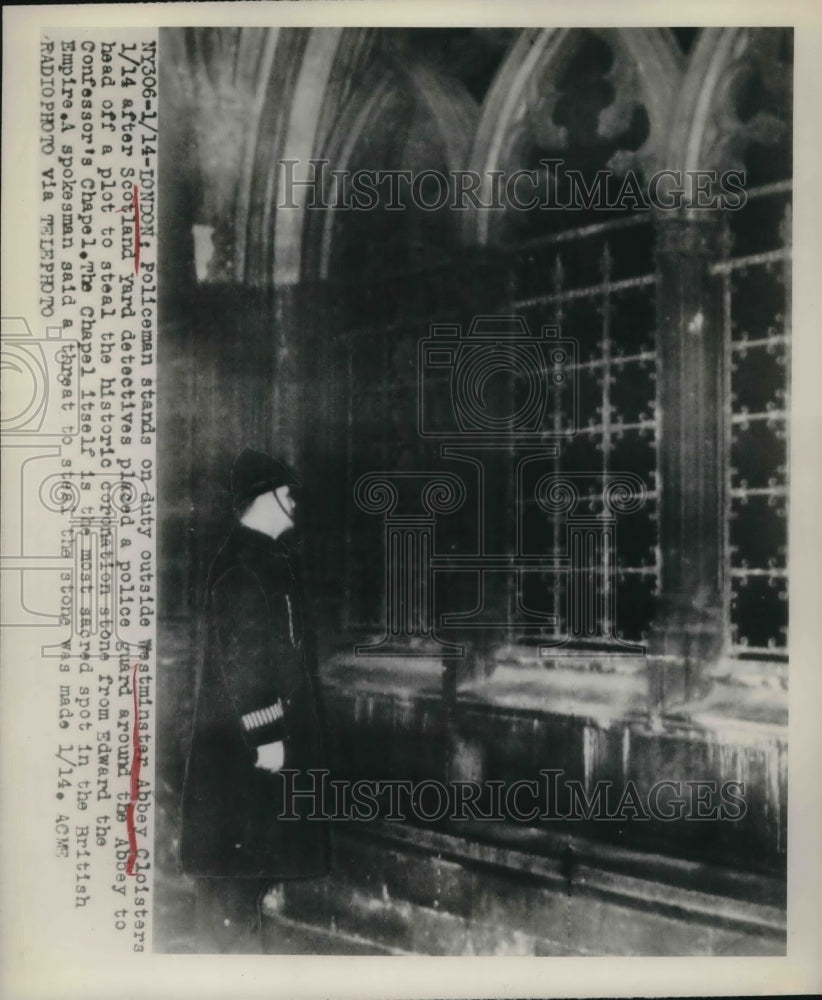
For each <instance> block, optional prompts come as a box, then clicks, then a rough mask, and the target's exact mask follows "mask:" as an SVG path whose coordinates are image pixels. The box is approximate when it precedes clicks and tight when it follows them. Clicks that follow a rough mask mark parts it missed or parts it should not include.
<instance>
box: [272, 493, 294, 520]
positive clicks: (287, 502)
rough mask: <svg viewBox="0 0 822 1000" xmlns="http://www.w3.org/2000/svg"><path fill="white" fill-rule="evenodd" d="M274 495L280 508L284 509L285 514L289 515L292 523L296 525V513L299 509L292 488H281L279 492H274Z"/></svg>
mask: <svg viewBox="0 0 822 1000" xmlns="http://www.w3.org/2000/svg"><path fill="white" fill-rule="evenodd" d="M274 495H275V497H276V498H277V502H278V503H279V506H280V507H281V508H282V510H283V512H284V513H285V514H286V515H287V517H288V518H289V520H290V521H291V523H292V524H293V523H294V513H295V511H296V509H297V501H296V500H295V498H294V497H293V496H292V495H291V487H290V486H281V487H280V488H279V489H278V490H275V491H274Z"/></svg>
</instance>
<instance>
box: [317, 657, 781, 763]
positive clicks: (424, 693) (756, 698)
mask: <svg viewBox="0 0 822 1000" xmlns="http://www.w3.org/2000/svg"><path fill="white" fill-rule="evenodd" d="M614 661H616V664H615V666H613V667H612V669H611V670H610V672H606V671H605V670H602V669H591V667H590V663H591V661H590V660H589V659H588V658H585V657H569V658H568V664H567V665H566V664H564V663H563V665H562V666H553V667H548V666H546V665H545V664H543V663H541V662H539V661H534V659H533V658H532V657H531V658H526V657H522V658H521V659H520V660H519V661H517V660H515V659H514V658H513V656H512V655H510V651H509V656H508V658H507V659H506V660H504V661H503V662H499V663H498V665H497V666H496V668H495V669H494V670H493V672H492V673H491V675H490V676H488V677H484V678H480V679H476V678H471V677H465V676H461V673H462V671H463V670H464V667H463V665H462V661H459V660H456V661H452V662H454V663H455V664H456V671H457V704H458V705H459V706H461V707H465V708H476V709H482V708H483V707H487V708H490V709H496V710H500V709H501V710H504V711H505V710H507V711H514V712H517V713H528V714H538V715H542V716H548V715H553V716H561V717H564V718H574V719H578V720H580V721H582V722H584V723H586V724H591V725H596V726H599V727H601V728H607V727H609V726H612V725H614V724H615V723H617V722H628V723H630V724H631V726H632V727H636V728H640V729H644V730H649V731H659V732H671V731H677V732H682V731H687V732H689V733H690V734H691V735H698V734H699V733H702V732H704V733H705V736H706V738H712V737H713V736H714V735H715V734H721V735H722V737H723V738H724V739H728V738H730V739H732V740H733V742H735V743H742V744H750V743H753V744H757V743H759V742H761V741H762V740H763V739H766V740H768V741H773V740H776V741H778V742H786V741H787V725H788V692H787V689H786V686H784V685H783V684H782V683H781V682H780V681H778V680H775V678H774V677H773V675H772V674H770V673H769V672H768V671H767V669H766V668H763V669H762V670H761V671H760V672H759V673H758V674H757V673H753V674H751V675H749V682H748V683H741V682H740V681H739V675H738V674H737V675H730V674H728V673H727V672H725V673H723V674H720V675H719V676H714V679H713V684H712V685H711V690H710V691H709V693H708V694H707V695H705V696H704V697H702V698H699V699H694V700H692V701H690V702H686V703H681V704H678V705H675V706H673V707H672V708H671V709H670V710H669V711H668V712H667V713H666V714H665V715H664V716H663V717H662V718H660V719H658V720H654V721H653V722H651V720H650V719H649V715H648V681H647V671H646V665H645V661H644V660H643V659H640V658H636V657H631V658H628V657H624V658H622V657H620V658H615V657H614V658H611V662H612V663H614ZM553 662H554V663H556V662H557V661H556V660H554V661H553ZM600 662H601V661H600ZM320 676H321V679H322V682H323V684H324V685H328V686H330V687H333V688H339V689H341V690H343V691H346V690H347V691H349V692H350V691H352V690H356V691H358V692H359V693H362V694H374V695H381V696H383V697H392V698H396V699H399V700H402V701H409V700H415V699H419V698H433V699H441V698H442V697H443V680H444V667H443V661H442V660H440V659H435V658H433V657H414V656H409V657H407V658H405V657H396V658H395V657H370V656H369V657H364V656H355V655H354V653H353V652H339V653H337V654H336V655H334V656H332V657H330V658H329V659H327V660H326V661H325V662H324V663H323V665H322V667H321V670H320Z"/></svg>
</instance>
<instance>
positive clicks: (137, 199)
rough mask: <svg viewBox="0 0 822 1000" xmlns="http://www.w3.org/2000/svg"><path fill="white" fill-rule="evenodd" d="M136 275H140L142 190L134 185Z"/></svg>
mask: <svg viewBox="0 0 822 1000" xmlns="http://www.w3.org/2000/svg"><path fill="white" fill-rule="evenodd" d="M134 273H135V274H139V273H140V189H139V188H138V187H137V185H136V184H135V185H134Z"/></svg>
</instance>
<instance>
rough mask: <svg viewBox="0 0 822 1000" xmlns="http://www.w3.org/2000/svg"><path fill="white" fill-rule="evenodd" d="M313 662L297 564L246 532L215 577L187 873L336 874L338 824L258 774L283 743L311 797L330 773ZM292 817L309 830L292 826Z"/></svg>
mask: <svg viewBox="0 0 822 1000" xmlns="http://www.w3.org/2000/svg"><path fill="white" fill-rule="evenodd" d="M313 674H314V670H313V657H312V656H311V654H310V652H309V650H308V649H307V642H306V635H305V625H304V614H303V602H302V594H301V589H300V585H299V579H298V575H297V572H296V570H295V564H294V561H293V557H292V555H291V554H290V552H289V549H288V548H287V547H286V545H285V544H284V543H283V542H282V541H281V540H280V539H272V538H270V537H269V536H268V535H265V534H263V533H261V532H259V531H254V530H253V529H251V528H247V527H245V526H243V525H237V526H236V527H235V528H234V530H233V532H232V533H231V535H230V537H229V538H228V540H227V541H226V543H225V545H224V546H223V548H222V549H221V550H220V552H219V554H218V555H217V558H216V559H215V561H214V563H213V565H212V567H211V571H210V573H209V577H208V583H207V594H206V608H205V648H204V655H203V658H202V664H201V673H200V677H199V683H198V691H197V697H196V707H195V716H194V725H193V735H192V740H191V747H190V751H189V756H188V761H187V765H186V777H185V784H184V790H183V802H182V829H181V850H180V855H181V862H182V866H183V870H184V871H186V872H188V873H189V874H192V875H201V876H221V875H226V876H242V877H270V878H272V879H277V878H299V877H303V876H308V875H319V874H322V873H324V872H325V871H327V870H328V829H327V824H325V823H323V822H321V821H318V820H316V819H315V820H310V819H308V813H309V812H310V811H311V810H310V808H308V806H309V805H310V802H309V800H307V799H306V798H300V799H297V798H289V801H288V803H285V802H284V795H285V794H286V785H285V779H284V777H283V776H282V775H281V774H272V773H271V772H269V771H265V770H263V769H261V768H259V767H256V766H255V762H256V760H257V748H258V747H261V746H264V745H265V744H269V743H274V742H277V741H280V740H282V742H283V744H284V748H285V764H284V767H285V768H289V769H296V770H298V771H299V772H300V774H299V775H298V776H296V777H295V778H293V779H291V780H292V782H295V783H296V784H297V785H298V786H300V787H306V786H307V784H308V782H309V781H310V778H309V776H308V775H307V774H306V773H305V772H307V771H308V770H309V769H311V768H322V766H323V757H322V737H321V729H320V721H319V712H318V704H317V699H316V690H315V680H314V676H313ZM284 805H288V806H289V808H290V809H291V808H293V809H294V810H295V811H296V812H297V813H298V814H299V815H300V817H301V818H300V819H296V820H295V819H281V818H279V817H280V815H281V814H282V813H283V807H284Z"/></svg>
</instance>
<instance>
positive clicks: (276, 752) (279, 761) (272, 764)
mask: <svg viewBox="0 0 822 1000" xmlns="http://www.w3.org/2000/svg"><path fill="white" fill-rule="evenodd" d="M284 763H285V747H284V746H283V743H282V740H280V742H279V743H266V744H265V746H261V747H257V763H256V765H255V766H256V767H261V768H262V769H263V770H264V771H270V772H271V773H272V774H276V773H277V771H279V770H280V768H281V767H282V766H283V764H284Z"/></svg>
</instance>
